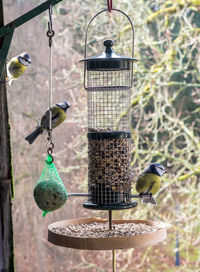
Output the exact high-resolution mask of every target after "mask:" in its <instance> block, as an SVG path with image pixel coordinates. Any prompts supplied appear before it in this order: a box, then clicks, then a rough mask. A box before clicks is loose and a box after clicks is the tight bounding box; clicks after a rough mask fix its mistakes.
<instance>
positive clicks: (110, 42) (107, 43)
mask: <svg viewBox="0 0 200 272" xmlns="http://www.w3.org/2000/svg"><path fill="white" fill-rule="evenodd" d="M103 45H104V46H105V47H106V49H105V53H106V54H111V53H112V52H113V51H112V48H111V47H112V46H113V45H114V41H113V40H105V41H104V42H103Z"/></svg>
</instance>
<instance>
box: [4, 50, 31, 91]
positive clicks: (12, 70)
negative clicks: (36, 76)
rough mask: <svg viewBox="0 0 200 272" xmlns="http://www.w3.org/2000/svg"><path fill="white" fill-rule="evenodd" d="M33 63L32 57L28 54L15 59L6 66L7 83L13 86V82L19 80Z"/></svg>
mask: <svg viewBox="0 0 200 272" xmlns="http://www.w3.org/2000/svg"><path fill="white" fill-rule="evenodd" d="M30 63H31V57H30V56H29V54H28V53H26V52H23V53H21V54H20V55H18V56H16V57H13V58H12V59H11V60H10V61H9V62H8V63H7V65H6V72H7V78H6V82H7V83H8V85H9V86H12V84H13V80H16V79H18V77H20V76H21V75H22V74H23V73H24V71H25V70H26V68H27V67H28V65H29V64H30Z"/></svg>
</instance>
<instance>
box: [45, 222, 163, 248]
mask: <svg viewBox="0 0 200 272" xmlns="http://www.w3.org/2000/svg"><path fill="white" fill-rule="evenodd" d="M96 223H106V224H105V225H106V226H107V224H108V220H107V219H100V218H78V219H69V220H64V221H59V222H54V223H52V224H50V225H49V226H48V241H49V242H51V243H52V244H55V245H58V246H62V247H69V248H75V249H85V250H114V249H127V248H140V247H147V246H152V245H155V244H157V243H159V242H161V241H163V240H165V239H166V237H167V232H166V229H165V227H164V224H163V223H160V222H153V221H150V220H113V221H112V224H113V226H114V228H115V226H116V228H117V224H127V223H135V224H145V225H146V226H147V228H151V227H154V228H155V229H154V231H152V232H149V233H147V232H145V231H144V230H143V231H141V234H134V233H133V234H132V235H130V233H129V234H128V235H126V234H125V235H126V236H119V237H116V236H114V235H112V233H114V232H115V229H113V230H109V229H106V230H104V232H105V231H106V232H107V234H108V235H110V237H103V238H102V237H98V235H97V236H96V237H95V238H94V237H87V238H85V237H84V230H83V232H82V234H81V231H80V232H79V231H78V232H77V231H76V232H75V233H76V234H75V236H76V237H73V230H72V235H70V236H69V235H67V233H64V232H65V231H64V230H65V229H66V228H67V227H68V226H69V225H71V226H73V228H76V226H75V225H79V224H88V227H89V226H90V225H91V224H96ZM126 226H127V225H126ZM138 226H139V225H138ZM69 227H70V226H69ZM77 227H79V228H81V225H79V226H77ZM118 227H119V226H118ZM85 230H87V226H85ZM109 233H110V234H109Z"/></svg>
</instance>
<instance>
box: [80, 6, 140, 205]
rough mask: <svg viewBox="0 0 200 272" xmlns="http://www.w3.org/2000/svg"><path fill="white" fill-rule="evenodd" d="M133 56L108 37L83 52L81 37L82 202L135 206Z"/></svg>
mask: <svg viewBox="0 0 200 272" xmlns="http://www.w3.org/2000/svg"><path fill="white" fill-rule="evenodd" d="M114 10H115V11H117V12H120V13H122V14H124V15H125V16H126V17H127V18H128V20H129V23H130V25H131V29H132V37H133V39H132V56H131V57H126V56H121V55H118V54H116V53H115V52H114V51H113V49H112V47H113V46H114V41H113V40H105V41H104V42H103V45H104V46H105V50H104V52H103V53H101V54H99V55H97V56H94V57H87V35H88V29H89V27H90V24H91V23H92V21H93V20H94V18H95V17H96V16H98V15H99V14H100V13H101V12H100V13H98V14H97V15H96V16H94V17H93V19H92V20H91V21H90V23H89V25H88V28H87V31H86V38H85V58H84V59H83V60H82V61H83V62H84V87H85V89H86V90H87V96H88V161H89V165H88V193H89V195H90V196H89V199H88V201H87V202H85V203H84V204H83V206H84V207H85V208H89V209H99V210H118V209H126V208H131V207H135V206H136V205H137V203H136V202H133V201H132V200H131V198H130V195H131V183H132V172H131V165H130V163H131V131H130V130H131V129H130V106H131V105H130V101H131V87H132V78H133V62H134V61H135V58H134V57H133V56H134V28H133V24H132V22H131V20H130V18H129V17H128V16H127V15H126V14H125V13H123V12H122V11H120V10H116V9H114ZM102 12H103V11H102Z"/></svg>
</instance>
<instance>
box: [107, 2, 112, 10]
mask: <svg viewBox="0 0 200 272" xmlns="http://www.w3.org/2000/svg"><path fill="white" fill-rule="evenodd" d="M107 5H108V11H109V12H111V10H112V0H107Z"/></svg>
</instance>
